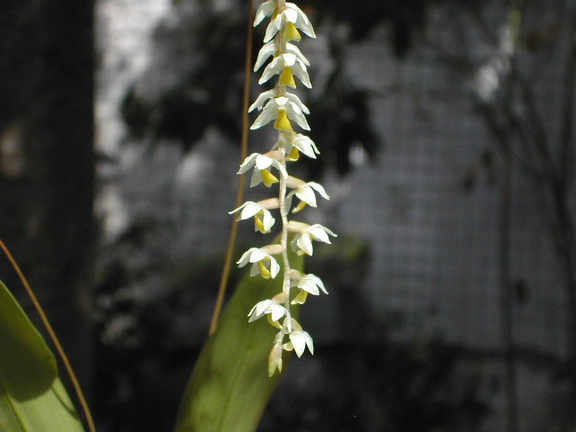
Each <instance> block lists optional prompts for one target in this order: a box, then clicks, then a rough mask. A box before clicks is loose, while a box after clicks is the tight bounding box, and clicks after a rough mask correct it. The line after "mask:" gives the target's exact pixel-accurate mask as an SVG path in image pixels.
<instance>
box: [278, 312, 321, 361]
mask: <svg viewBox="0 0 576 432" xmlns="http://www.w3.org/2000/svg"><path fill="white" fill-rule="evenodd" d="M291 321H292V331H291V332H290V333H289V334H288V338H289V339H290V342H288V343H286V344H284V345H283V346H282V348H284V349H285V350H286V351H292V350H294V352H295V353H296V355H297V356H298V357H302V354H304V351H305V350H306V348H308V351H310V354H314V342H313V341H312V337H311V336H310V334H309V333H308V332H305V331H304V330H302V326H301V325H300V324H299V323H298V321H296V320H295V319H294V318H292V319H291Z"/></svg>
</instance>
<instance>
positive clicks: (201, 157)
mask: <svg viewBox="0 0 576 432" xmlns="http://www.w3.org/2000/svg"><path fill="white" fill-rule="evenodd" d="M259 4H260V2H259V1H258V0H256V6H258V5H259ZM298 5H299V6H300V7H302V8H303V9H304V10H305V11H306V13H307V14H308V15H309V17H310V18H311V20H312V21H313V23H314V25H315V29H316V33H317V35H318V38H317V39H316V40H304V41H302V43H301V44H300V47H301V49H302V51H303V52H304V54H305V55H306V56H307V57H308V58H309V59H310V61H311V63H312V67H311V77H312V81H313V84H314V88H313V89H312V91H309V92H305V93H303V95H302V97H303V99H304V101H305V103H306V104H307V105H308V106H309V107H310V110H311V112H312V114H311V116H310V118H309V122H310V124H311V127H312V133H311V136H312V137H313V139H314V140H315V142H316V143H317V145H318V147H319V148H320V151H321V152H322V155H321V158H320V159H319V160H317V161H312V163H309V164H302V165H301V168H300V169H301V170H302V172H301V174H302V176H304V177H305V178H308V179H314V180H316V181H320V182H322V184H323V185H324V186H325V187H326V188H327V190H328V192H329V193H330V195H331V200H330V201H328V202H323V203H321V204H322V205H321V206H320V207H319V209H318V210H315V211H308V213H307V214H306V217H307V218H309V220H311V221H314V222H317V223H322V224H325V225H327V226H329V227H330V228H332V229H334V230H335V231H336V232H338V233H339V237H338V239H337V240H336V241H335V242H334V246H332V247H327V248H321V247H318V250H317V253H316V254H315V255H314V257H313V258H312V259H309V260H308V263H307V267H308V269H309V271H311V272H314V273H316V274H319V275H321V276H322V278H323V279H324V280H325V281H326V284H327V287H328V290H329V291H330V295H329V296H328V297H324V298H322V299H319V300H316V299H312V300H311V301H310V302H309V304H308V306H307V307H306V308H304V311H303V314H304V315H303V317H302V321H303V324H304V327H305V328H307V329H308V330H309V331H310V333H311V334H312V335H313V336H314V338H315V341H316V345H317V347H316V355H315V356H314V357H311V356H306V357H304V358H303V359H300V360H298V361H294V362H292V363H291V364H290V366H289V368H288V371H287V373H286V376H285V378H284V381H283V383H282V384H281V386H280V388H279V389H278V391H277V392H276V393H275V395H274V397H273V398H272V400H271V402H270V404H269V406H268V409H267V411H266V413H265V415H264V419H263V421H262V425H261V428H260V430H261V431H262V432H267V431H272V430H274V431H276V432H283V431H286V432H295V431H302V432H307V431H315V432H322V431H331V432H335V431H339V432H349V431H362V432H363V431H366V432H380V431H392V432H395V431H399V432H402V431H407V432H412V431H413V432H426V431H430V432H432V431H434V432H439V431H483V432H491V431H497V432H498V431H503V432H537V431H562V432H564V431H574V430H575V429H574V427H575V420H576V414H575V413H576V410H575V409H574V407H576V367H575V361H576V357H575V353H576V232H575V224H576V193H575V188H574V183H575V181H574V173H575V157H576V144H575V131H574V120H575V118H574V106H575V102H576V99H575V92H574V90H575V88H574V85H575V81H574V80H575V78H576V26H574V23H575V22H576V2H574V1H572V0H550V1H546V2H534V1H526V2H523V1H522V0H509V1H505V0H487V1H485V2H476V1H471V0H404V1H400V0H363V1H362V2H358V3H356V2H350V1H346V0H332V1H327V0H301V1H299V2H298ZM0 24H1V25H0V98H1V99H0V100H1V101H2V102H1V103H0V208H1V209H2V218H1V222H0V236H1V237H2V239H3V240H4V241H5V242H6V243H7V244H8V246H9V247H10V248H11V249H12V251H13V253H14V255H15V256H16V258H17V259H18V260H19V262H20V264H21V265H22V267H23V269H24V272H25V273H26V274H27V276H28V277H29V279H30V281H31V283H32V285H33V286H34V287H35V289H36V291H37V292H38V295H39V297H40V298H41V301H42V303H43V304H44V305H45V307H46V308H47V311H48V315H49V316H50V318H51V319H52V321H53V322H54V325H55V327H56V330H57V331H58V333H59V334H60V336H61V338H62V339H63V343H64V347H65V348H66V349H67V350H68V352H69V353H70V355H71V357H72V361H73V363H74V364H75V365H76V369H77V370H78V373H79V374H80V376H81V379H82V382H83V383H84V385H85V387H86V389H87V390H88V393H89V394H90V399H91V401H92V406H93V409H94V411H95V415H96V418H97V420H98V423H99V425H100V429H99V430H101V431H103V432H106V431H126V432H131V431H167V430H170V429H171V427H172V425H173V422H174V417H175V415H176V410H177V406H178V401H179V399H180V397H181V394H182V391H183V389H184V386H185V384H186V380H187V378H188V376H189V374H190V372H191V370H192V367H193V364H194V361H195V358H196V356H197V354H198V352H199V350H200V348H201V346H202V344H203V342H204V340H205V337H206V333H207V330H208V326H209V321H210V317H211V314H212V308H213V305H214V301H215V297H216V287H217V284H218V281H219V274H220V270H221V267H222V265H223V258H224V253H225V247H226V242H227V237H228V230H229V227H230V223H231V218H230V216H229V215H228V214H227V212H228V211H230V210H231V209H232V208H233V207H234V202H235V193H236V189H237V176H236V175H235V173H236V171H237V166H238V163H239V162H240V161H239V159H240V148H239V142H240V128H241V121H240V120H241V113H242V107H241V102H242V100H241V99H242V82H243V68H244V56H245V39H246V31H247V25H248V2H247V1H240V0H211V1H208V0H139V1H138V2H135V1H131V0H92V1H89V0H84V1H82V2H74V1H72V2H71V1H65V0H50V1H48V0H3V2H2V5H1V6H0ZM262 33H263V29H261V28H258V29H257V30H256V32H255V40H254V49H255V50H256V51H255V52H257V50H258V49H259V47H260V46H261V38H262ZM256 79H257V77H256V75H255V76H254V80H253V84H254V85H253V87H252V95H253V96H252V97H253V98H254V97H255V96H256V95H257V94H258V93H260V92H261V91H262V87H259V86H257V85H256V82H255V81H256ZM270 139H271V137H270V135H269V133H266V132H258V133H252V134H251V142H250V152H253V151H261V150H263V149H265V148H268V147H269V146H270V144H271V141H270ZM250 193H253V192H250ZM249 196H252V195H250V194H249ZM254 196H257V195H254ZM263 241H264V240H263V239H262V237H258V236H257V235H255V234H254V233H253V232H252V227H251V224H249V223H247V224H244V225H241V227H240V238H239V244H238V247H237V255H238V254H239V253H240V252H241V251H242V250H244V249H245V248H247V247H249V246H253V245H255V243H256V242H263ZM0 271H1V273H0V278H1V279H2V280H3V281H4V282H6V283H7V285H8V286H9V287H11V288H12V290H13V291H15V292H19V291H20V288H19V283H18V282H17V280H16V278H15V276H14V274H13V271H12V270H11V269H10V268H9V267H8V265H7V264H6V262H5V260H2V263H1V264H0ZM240 274H241V273H240V272H237V273H235V274H234V275H233V276H232V285H231V286H233V285H234V281H235V280H237V278H238V277H239V276H240ZM22 301H23V302H24V304H25V306H26V307H28V306H29V305H28V303H27V301H26V300H25V299H23V300H22ZM28 310H30V309H28ZM0 349H4V348H0Z"/></svg>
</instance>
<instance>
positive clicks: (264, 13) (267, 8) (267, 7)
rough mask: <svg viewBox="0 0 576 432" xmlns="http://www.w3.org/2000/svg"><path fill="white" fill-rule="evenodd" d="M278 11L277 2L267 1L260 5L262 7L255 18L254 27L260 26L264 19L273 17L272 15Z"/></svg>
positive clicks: (273, 0)
mask: <svg viewBox="0 0 576 432" xmlns="http://www.w3.org/2000/svg"><path fill="white" fill-rule="evenodd" d="M275 11H276V1H275V0H267V1H265V2H264V3H262V4H261V5H260V7H259V8H258V9H257V10H256V14H255V16H254V27H256V26H257V25H258V24H260V23H261V22H262V21H263V20H264V18H267V17H269V16H272V14H273V13H274V12H275Z"/></svg>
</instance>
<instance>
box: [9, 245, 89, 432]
mask: <svg viewBox="0 0 576 432" xmlns="http://www.w3.org/2000/svg"><path fill="white" fill-rule="evenodd" d="M0 248H2V250H3V251H4V254H5V255H6V257H7V258H8V261H10V264H12V267H13V268H14V270H15V271H16V274H17V275H18V278H20V281H21V282H22V285H23V286H24V289H25V290H26V293H27V294H28V297H30V300H31V301H32V304H33V305H34V308H35V309H36V312H38V315H39V316H40V320H41V321H42V324H43V325H44V328H45V329H46V332H47V333H48V336H49V337H50V340H51V341H52V343H53V344H54V347H55V348H56V351H57V352H58V355H59V356H60V359H61V360H62V363H63V364H64V368H65V369H66V372H67V373H68V376H69V377H70V381H71V382H72V386H73V387H74V390H75V392H76V396H77V397H78V401H79V402H80V405H81V407H82V411H83V412H84V418H85V419H86V423H87V424H88V430H89V431H90V432H96V426H95V425H94V420H93V419H92V413H91V412H90V408H89V407H88V403H87V402H86V398H85V397H84V393H83V392H82V388H81V387H80V382H79V381H78V378H77V377H76V374H75V373H74V369H73V368H72V365H71V364H70V360H69V359H68V356H67V355H66V352H64V348H62V345H61V344H60V340H59V339H58V337H57V336H56V332H55V331H54V329H53V328H52V325H51V324H50V321H49V320H48V317H47V316H46V313H45V312H44V309H42V306H41V305H40V302H39V301H38V298H37V297H36V294H34V290H32V287H31V286H30V284H29V283H28V280H27V279H26V277H25V276H24V273H23V272H22V270H21V269H20V266H19V265H18V263H17V262H16V260H15V259H14V257H13V256H12V254H11V253H10V250H9V249H8V247H7V246H6V245H5V244H4V242H3V241H2V240H1V239H0Z"/></svg>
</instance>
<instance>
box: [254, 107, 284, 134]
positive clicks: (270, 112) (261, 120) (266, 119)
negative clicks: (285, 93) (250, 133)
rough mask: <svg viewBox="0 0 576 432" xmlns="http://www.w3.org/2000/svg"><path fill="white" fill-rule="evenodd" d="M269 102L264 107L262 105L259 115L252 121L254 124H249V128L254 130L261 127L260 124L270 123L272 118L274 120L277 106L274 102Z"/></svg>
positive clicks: (276, 115) (276, 114)
mask: <svg viewBox="0 0 576 432" xmlns="http://www.w3.org/2000/svg"><path fill="white" fill-rule="evenodd" d="M271 102H272V101H271ZM271 102H268V104H267V105H266V107H264V109H263V110H262V112H261V113H260V115H259V116H258V117H257V118H256V120H255V121H254V124H253V125H252V126H250V129H252V130H254V129H258V128H261V127H262V126H264V125H266V124H268V123H270V122H271V121H272V120H276V118H277V117H278V107H277V106H276V104H273V103H271Z"/></svg>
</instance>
